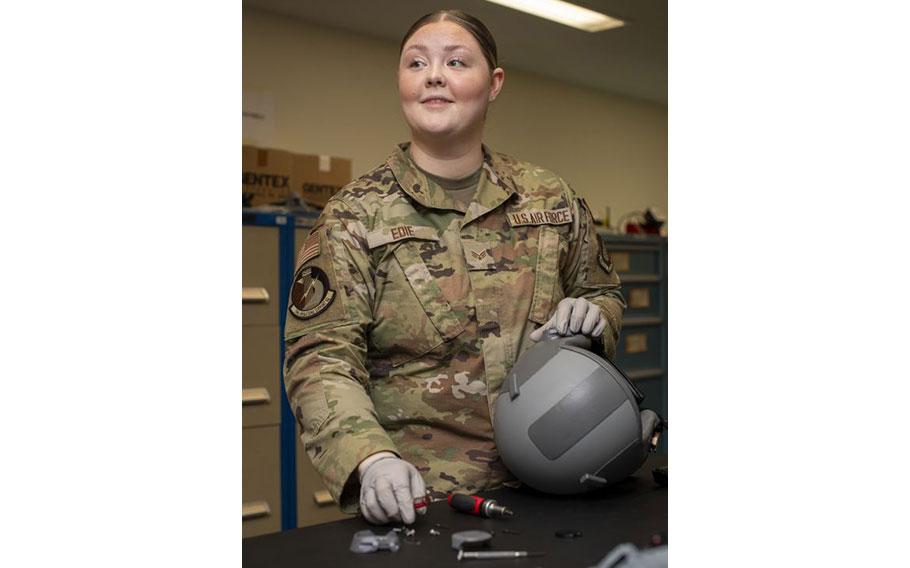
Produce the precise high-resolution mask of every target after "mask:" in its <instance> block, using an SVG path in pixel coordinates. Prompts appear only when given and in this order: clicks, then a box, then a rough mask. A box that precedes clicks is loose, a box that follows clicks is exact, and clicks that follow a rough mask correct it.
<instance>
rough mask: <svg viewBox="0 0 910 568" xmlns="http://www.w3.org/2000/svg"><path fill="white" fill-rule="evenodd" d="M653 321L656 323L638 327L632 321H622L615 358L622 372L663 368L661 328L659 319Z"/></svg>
mask: <svg viewBox="0 0 910 568" xmlns="http://www.w3.org/2000/svg"><path fill="white" fill-rule="evenodd" d="M652 319H653V318H652ZM653 321H656V322H657V323H649V324H645V325H639V324H637V323H634V320H629V321H626V320H623V325H622V333H621V334H620V336H619V345H617V347H616V357H615V360H616V364H617V365H619V367H620V368H621V369H622V370H623V371H625V372H631V371H634V370H636V369H655V368H661V367H662V366H663V362H662V359H663V328H662V327H661V324H660V323H659V321H660V320H659V319H653Z"/></svg>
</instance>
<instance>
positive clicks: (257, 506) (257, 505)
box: [243, 501, 272, 521]
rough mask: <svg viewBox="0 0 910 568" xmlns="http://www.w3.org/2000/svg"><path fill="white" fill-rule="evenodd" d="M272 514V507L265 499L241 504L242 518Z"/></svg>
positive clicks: (254, 517)
mask: <svg viewBox="0 0 910 568" xmlns="http://www.w3.org/2000/svg"><path fill="white" fill-rule="evenodd" d="M271 514H272V509H271V508H270V507H269V504H268V503H267V502H266V501H252V502H250V503H244V504H243V520H244V521H246V520H249V519H256V518H259V517H268V516H269V515H271Z"/></svg>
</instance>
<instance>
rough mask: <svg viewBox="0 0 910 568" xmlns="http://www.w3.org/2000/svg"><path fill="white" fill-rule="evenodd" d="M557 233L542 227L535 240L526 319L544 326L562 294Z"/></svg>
mask: <svg viewBox="0 0 910 568" xmlns="http://www.w3.org/2000/svg"><path fill="white" fill-rule="evenodd" d="M561 246H562V245H561V244H560V237H559V231H557V230H556V229H555V228H553V227H550V226H547V225H542V226H541V227H540V232H539V234H538V239H537V262H536V264H535V268H534V296H533V297H532V299H531V311H530V313H529V315H528V319H529V320H531V321H532V322H534V323H538V324H544V323H546V322H547V320H548V319H550V312H552V311H553V309H554V308H555V307H556V303H557V302H559V300H561V299H562V298H563V295H564V292H563V290H562V286H561V285H560V278H559V254H560V248H561Z"/></svg>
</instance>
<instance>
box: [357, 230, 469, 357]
mask: <svg viewBox="0 0 910 568" xmlns="http://www.w3.org/2000/svg"><path fill="white" fill-rule="evenodd" d="M434 242H435V241H432V242H431V241H427V240H420V239H408V240H404V241H400V242H396V243H393V244H391V245H389V247H390V248H392V253H393V255H392V256H394V259H392V258H389V259H388V260H387V262H386V264H385V270H384V276H383V283H382V292H381V296H380V297H379V298H377V302H376V305H375V306H374V310H373V311H374V318H375V323H376V325H375V327H374V328H373V331H372V334H371V341H372V343H373V345H374V347H375V348H377V349H378V350H379V351H380V352H379V353H377V355H378V356H379V357H381V358H387V359H389V360H390V362H391V364H392V366H398V365H402V364H404V363H406V362H408V361H411V360H413V359H416V358H418V357H420V356H421V355H424V354H426V353H428V352H430V351H432V350H433V349H435V348H436V347H438V346H439V345H441V344H442V343H444V342H446V341H449V340H451V339H453V338H455V337H456V336H458V335H459V334H460V333H461V332H462V331H464V325H463V324H462V322H461V321H460V320H459V318H458V317H457V316H456V315H455V313H454V312H453V310H452V306H451V305H450V304H449V301H448V299H447V298H446V296H445V294H443V292H442V289H441V288H440V287H439V283H438V282H437V281H436V279H435V278H434V277H433V275H432V274H430V270H429V269H428V268H427V265H426V263H424V261H423V259H422V258H421V255H420V251H421V247H422V246H434Z"/></svg>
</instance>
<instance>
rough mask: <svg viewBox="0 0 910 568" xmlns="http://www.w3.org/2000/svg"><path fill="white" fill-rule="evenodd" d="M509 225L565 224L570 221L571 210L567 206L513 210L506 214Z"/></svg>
mask: <svg viewBox="0 0 910 568" xmlns="http://www.w3.org/2000/svg"><path fill="white" fill-rule="evenodd" d="M506 216H507V217H508V219H509V225H511V226H513V227H520V226H522V225H565V224H566V223H571V222H572V212H571V211H570V210H569V208H568V207H565V208H563V209H548V210H541V209H526V210H524V211H513V212H511V213H508V214H507V215H506Z"/></svg>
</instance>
